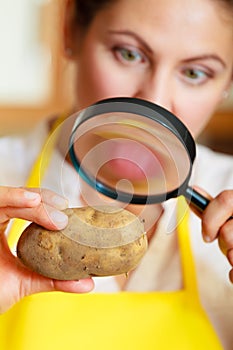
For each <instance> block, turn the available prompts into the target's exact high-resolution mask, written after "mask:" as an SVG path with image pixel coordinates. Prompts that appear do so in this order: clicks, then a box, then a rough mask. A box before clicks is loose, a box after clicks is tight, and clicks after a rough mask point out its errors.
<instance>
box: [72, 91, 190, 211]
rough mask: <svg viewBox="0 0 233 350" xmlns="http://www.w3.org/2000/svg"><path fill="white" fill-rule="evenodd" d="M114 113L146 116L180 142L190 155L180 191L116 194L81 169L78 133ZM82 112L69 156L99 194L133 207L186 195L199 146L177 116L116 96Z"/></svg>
mask: <svg viewBox="0 0 233 350" xmlns="http://www.w3.org/2000/svg"><path fill="white" fill-rule="evenodd" d="M135 106H136V107H138V109H140V110H138V109H137V111H136V112H135ZM126 107H127V108H126ZM142 108H143V110H142ZM112 112H124V113H133V114H138V115H141V116H145V117H147V118H149V119H152V120H153V121H155V122H157V123H159V124H161V125H162V126H163V127H165V128H166V129H168V130H170V131H171V132H172V133H173V134H174V135H175V136H176V137H177V138H178V139H179V141H180V142H181V143H182V144H183V146H184V148H185V149H186V151H187V154H188V156H189V159H190V169H189V172H188V175H187V177H186V179H185V180H184V181H183V183H182V184H181V185H180V186H179V187H178V188H175V189H174V190H172V191H169V192H166V193H162V194H156V195H149V196H146V195H138V194H128V193H126V192H122V191H116V190H115V189H114V188H111V187H109V186H106V185H105V184H104V183H103V182H101V181H97V179H96V178H91V177H90V176H89V175H87V173H86V172H85V171H84V170H83V169H82V167H81V166H80V162H79V160H78V159H77V157H76V155H75V152H74V147H73V144H74V142H73V141H74V137H75V132H76V130H77V128H78V127H79V126H80V125H81V124H83V123H84V122H85V121H87V120H89V119H90V118H93V117H94V116H97V115H99V114H106V113H112ZM80 113H81V114H80ZM80 113H78V117H77V119H76V121H75V123H74V126H73V130H72V133H71V137H70V146H69V154H70V158H71V161H72V163H73V165H74V167H75V169H76V170H77V172H78V173H79V175H80V176H81V177H82V178H83V179H84V181H85V182H86V183H88V184H89V185H90V186H91V187H93V188H94V189H96V190H97V191H98V192H100V193H102V194H104V195H105V196H107V197H110V198H112V199H117V200H118V201H120V202H126V203H132V204H153V203H161V202H164V201H165V200H167V199H170V198H175V197H177V196H179V195H181V194H183V193H184V192H185V190H186V188H187V187H188V182H189V179H190V176H191V172H192V165H193V162H194V160H195V157H196V146H195V142H194V139H193V137H192V135H191V134H190V132H189V130H188V129H187V127H186V126H185V125H184V124H183V123H182V122H181V121H180V120H179V119H178V118H177V117H176V116H175V115H174V114H172V113H171V112H169V111H168V110H166V109H165V108H163V107H161V106H159V105H157V104H154V103H152V102H149V101H146V100H143V99H139V98H134V97H112V98H107V99H103V100H100V101H98V102H96V103H94V104H92V105H91V106H89V107H87V108H86V109H84V110H83V111H82V112H80ZM156 114H159V116H160V117H161V119H164V120H165V122H162V120H157V118H156ZM167 123H168V124H167Z"/></svg>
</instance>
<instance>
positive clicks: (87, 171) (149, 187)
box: [72, 111, 192, 202]
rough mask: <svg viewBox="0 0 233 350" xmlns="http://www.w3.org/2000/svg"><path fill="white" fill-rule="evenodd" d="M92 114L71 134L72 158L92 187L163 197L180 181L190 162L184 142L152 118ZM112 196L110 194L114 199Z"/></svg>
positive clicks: (180, 183) (185, 175)
mask: <svg viewBox="0 0 233 350" xmlns="http://www.w3.org/2000/svg"><path fill="white" fill-rule="evenodd" d="M156 119H157V118H148V117H147V116H146V115H142V114H137V113H131V112H117V111H113V112H107V113H98V114H96V115H94V116H92V117H91V118H87V119H86V120H85V122H80V123H79V125H78V127H77V128H75V129H74V132H73V135H72V158H73V161H75V163H76V167H78V168H79V171H80V169H81V175H82V176H83V177H84V178H85V180H86V181H87V182H89V183H90V184H91V185H92V186H93V185H94V186H97V187H99V188H100V190H101V192H102V193H105V190H106V191H107V194H108V195H109V191H110V196H111V193H113V194H114V195H115V194H116V195H117V196H118V195H119V194H123V197H124V196H126V198H127V199H128V200H129V198H133V197H134V198H135V197H138V198H144V199H143V202H146V201H148V198H153V202H155V201H156V198H157V201H158V202H160V201H162V200H165V199H166V197H167V193H170V192H173V191H175V190H176V189H178V188H180V186H181V185H182V184H183V183H184V182H185V181H186V179H187V178H188V177H189V174H190V171H191V166H192V164H191V160H190V157H189V154H188V152H187V149H186V147H185V145H184V143H183V142H182V141H181V139H180V138H179V137H177V135H176V133H175V132H174V126H173V128H172V129H171V128H170V127H169V123H166V125H164V123H163V121H162V120H160V118H158V120H156ZM114 195H112V197H114Z"/></svg>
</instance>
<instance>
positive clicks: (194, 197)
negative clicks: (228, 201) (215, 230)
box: [185, 187, 233, 221]
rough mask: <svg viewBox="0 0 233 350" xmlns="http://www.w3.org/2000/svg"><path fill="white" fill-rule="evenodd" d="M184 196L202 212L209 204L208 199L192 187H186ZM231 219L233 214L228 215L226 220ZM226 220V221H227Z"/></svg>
mask: <svg viewBox="0 0 233 350" xmlns="http://www.w3.org/2000/svg"><path fill="white" fill-rule="evenodd" d="M185 197H186V198H187V199H188V200H190V202H191V203H192V204H193V205H194V206H195V208H196V209H197V210H198V211H199V212H200V213H202V212H203V211H204V210H205V208H206V207H207V205H208V204H209V202H210V200H209V199H208V198H206V197H205V196H203V195H202V194H200V193H199V192H197V191H196V190H194V189H193V188H192V187H187V188H186V192H185ZM231 219H233V216H230V217H229V219H228V220H231ZM228 220H227V221H228Z"/></svg>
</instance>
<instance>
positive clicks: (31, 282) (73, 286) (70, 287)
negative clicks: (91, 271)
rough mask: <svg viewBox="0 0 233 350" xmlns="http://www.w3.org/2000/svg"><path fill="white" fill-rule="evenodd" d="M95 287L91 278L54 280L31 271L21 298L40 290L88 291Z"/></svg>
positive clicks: (24, 284) (22, 289)
mask: <svg viewBox="0 0 233 350" xmlns="http://www.w3.org/2000/svg"><path fill="white" fill-rule="evenodd" d="M93 288H94V282H93V280H92V279H91V278H86V279H80V280H78V281H60V280H53V279H50V278H47V277H44V276H41V275H38V274H36V273H34V272H30V275H29V276H28V277H27V278H24V281H23V285H22V286H21V290H20V292H21V294H20V298H23V297H25V296H27V295H31V294H35V293H40V292H53V291H61V292H67V293H88V292H90V291H92V290H93Z"/></svg>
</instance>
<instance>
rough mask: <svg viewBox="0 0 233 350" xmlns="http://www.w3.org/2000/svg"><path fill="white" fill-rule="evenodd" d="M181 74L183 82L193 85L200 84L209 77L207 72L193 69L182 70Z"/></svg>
mask: <svg viewBox="0 0 233 350" xmlns="http://www.w3.org/2000/svg"><path fill="white" fill-rule="evenodd" d="M182 74H183V76H184V78H185V80H186V81H188V82H189V83H191V84H193V85H199V84H202V83H204V82H205V81H206V80H207V79H208V78H209V77H210V74H208V73H207V72H205V71H203V70H201V69H195V68H187V69H185V70H183V72H182Z"/></svg>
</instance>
